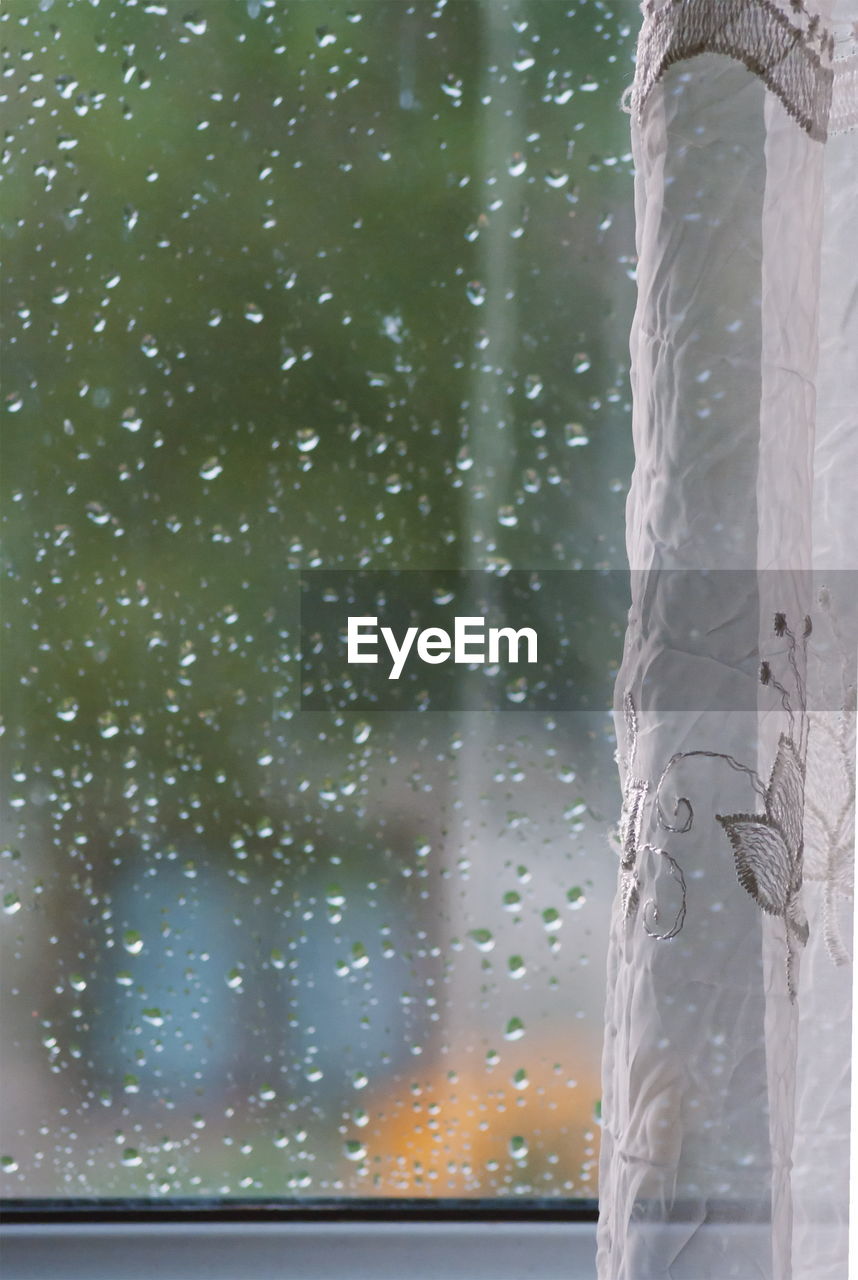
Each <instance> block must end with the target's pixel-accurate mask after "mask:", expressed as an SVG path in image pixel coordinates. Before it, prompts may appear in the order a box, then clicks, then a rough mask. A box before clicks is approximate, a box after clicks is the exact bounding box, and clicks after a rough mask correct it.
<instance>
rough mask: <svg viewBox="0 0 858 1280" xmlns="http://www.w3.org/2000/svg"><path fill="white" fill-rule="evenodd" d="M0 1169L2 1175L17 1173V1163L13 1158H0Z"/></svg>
mask: <svg viewBox="0 0 858 1280" xmlns="http://www.w3.org/2000/svg"><path fill="white" fill-rule="evenodd" d="M0 1169H2V1170H3V1172H4V1173H17V1172H18V1161H17V1160H16V1159H15V1157H14V1156H0Z"/></svg>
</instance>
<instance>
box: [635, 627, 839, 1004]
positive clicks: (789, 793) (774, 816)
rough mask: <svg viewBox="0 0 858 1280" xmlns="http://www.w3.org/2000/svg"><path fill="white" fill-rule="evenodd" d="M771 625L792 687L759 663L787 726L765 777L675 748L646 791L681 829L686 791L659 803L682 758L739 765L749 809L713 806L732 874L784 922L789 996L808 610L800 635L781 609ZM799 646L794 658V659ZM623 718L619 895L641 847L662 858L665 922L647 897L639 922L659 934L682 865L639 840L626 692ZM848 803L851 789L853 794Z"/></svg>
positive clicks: (687, 805) (799, 938)
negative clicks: (667, 882)
mask: <svg viewBox="0 0 858 1280" xmlns="http://www.w3.org/2000/svg"><path fill="white" fill-rule="evenodd" d="M774 632H775V635H776V636H777V637H779V638H783V639H785V640H786V642H787V649H786V662H787V666H788V669H789V676H788V677H785V678H787V679H788V680H789V683H790V684H791V685H792V688H793V691H792V693H791V692H790V691H789V690H788V689H787V687H786V685H785V684H784V683H783V682H782V681H781V680H779V679H778V678H777V677H776V676H775V673H774V671H773V669H772V665H771V663H770V662H763V663H762V664H761V666H760V681H761V683H762V684H764V685H767V686H769V687H770V688H772V689H773V690H774V691H775V692H776V693H778V694H780V702H781V705H782V707H783V709H784V711H785V712H786V715H787V725H788V731H787V732H786V733H782V734H781V735H780V739H779V741H778V747H777V752H776V755H775V760H774V763H773V765H772V769H771V773H770V775H769V779H768V782H764V781H763V780H762V778H761V777H760V775H759V774H758V772H757V771H756V770H755V769H753V768H751V767H750V766H749V765H746V764H743V763H742V762H741V761H739V760H736V759H735V758H734V757H733V756H730V755H727V754H726V753H724V752H719V751H678V752H676V753H675V754H674V755H673V756H671V758H670V759H669V760H668V762H667V764H666V765H665V767H664V769H663V771H662V774H661V777H660V778H659V780H658V783H657V785H656V787H655V791H654V793H653V801H654V806H655V813H656V816H657V819H658V822H659V824H660V826H661V827H662V828H663V829H664V830H665V831H667V832H668V833H670V834H673V835H682V834H684V833H686V832H688V831H690V830H691V827H692V825H693V822H694V810H693V808H692V805H691V802H690V800H689V799H688V798H687V797H686V796H678V797H677V798H676V799H675V800H674V803H673V809H672V813H671V814H670V815H668V814H667V812H666V810H665V806H664V803H663V799H662V797H663V792H664V788H665V784H666V782H667V780H668V778H669V777H670V775H671V774H672V772H673V770H674V768H675V767H676V765H677V764H678V763H679V762H680V761H681V760H682V761H684V760H691V759H695V758H706V759H710V760H721V761H723V762H724V763H725V764H727V765H728V766H729V767H730V768H731V769H734V770H736V771H737V772H739V773H743V774H745V775H746V777H747V778H748V780H749V783H750V785H751V788H752V790H753V792H754V793H755V795H756V796H757V805H756V808H755V810H753V811H749V812H741V813H731V814H716V821H717V822H718V823H719V824H720V826H721V827H722V828H723V830H724V833H725V835H726V837H727V839H728V841H729V843H730V847H731V849H732V852H733V861H734V864H735V868H736V874H737V876H738V880H739V883H740V885H741V886H742V888H743V889H744V890H745V892H746V893H748V894H749V895H750V896H751V897H752V898H753V899H754V901H755V902H756V903H757V906H758V907H760V909H761V910H762V911H764V912H766V913H767V914H769V915H773V916H779V917H781V918H782V919H783V921H784V924H785V928H786V979H787V989H788V991H789V994H790V997H791V998H792V999H794V998H795V994H796V986H795V975H794V956H795V948H796V947H797V946H798V947H803V946H805V945H806V944H807V939H808V925H807V919H806V917H805V914H804V910H803V908H802V905H801V885H802V865H803V855H804V836H803V831H804V807H805V758H806V755H807V745H808V723H809V722H808V715H807V702H806V691H805V681H804V677H803V674H802V672H803V670H804V666H805V662H806V654H807V641H808V639H809V637H810V634H811V621H810V618H805V620H804V628H803V632H802V635H801V638H800V640H799V639H797V638H796V635H795V633H794V632H793V631H792V630H791V629H790V627H789V625H788V623H787V619H786V617H785V615H784V614H782V613H777V614H775V619H774ZM799 647H800V649H801V654H800V656H801V665H800V664H799ZM623 707H624V717H625V724H626V742H627V754H626V757H625V759H624V760H623V761H622V763H623V765H624V774H625V784H624V787H623V807H622V814H621V818H620V831H619V835H620V846H621V864H620V901H621V908H622V912H623V916H624V918H626V919H629V918H630V917H632V916H633V915H634V914H635V912H636V910H637V906H638V902H639V900H640V879H639V873H638V868H637V861H638V856H639V854H640V853H641V852H643V851H649V852H652V853H656V854H658V855H659V856H660V857H663V858H665V859H666V860H667V861H668V863H669V865H670V870H671V875H672V877H673V879H674V880H675V881H676V882H677V883H678V885H679V887H680V893H681V901H680V906H679V909H678V911H677V912H676V916H675V919H674V921H673V924H672V925H671V926H670V927H669V928H668V929H666V930H663V931H660V930H658V929H657V928H656V927H655V926H656V925H657V924H658V920H659V910H658V906H657V904H656V903H655V901H654V900H653V899H649V900H648V901H647V903H646V904H645V908H644V919H643V926H644V929H645V930H646V932H647V933H648V934H649V935H650V936H651V937H652V938H654V939H656V940H657V941H667V940H669V939H671V938H674V937H676V935H677V934H678V933H679V932H680V930H681V929H682V926H683V924H684V923H685V917H686V914H687V905H688V903H687V888H686V883H685V876H684V874H683V872H682V868H681V867H680V865H679V863H678V862H677V861H676V859H675V858H674V857H673V856H672V855H671V854H670V853H668V852H667V850H665V849H661V848H658V847H656V846H654V845H652V844H643V843H641V832H642V829H643V819H644V809H645V805H646V801H647V797H648V794H649V784H648V782H647V781H646V780H645V779H642V778H639V777H637V776H636V774H635V759H636V755H637V738H638V724H637V713H636V710H635V705H634V701H633V699H632V697H631V694H629V693H626V695H625V697H624V699H623ZM853 803H854V797H853Z"/></svg>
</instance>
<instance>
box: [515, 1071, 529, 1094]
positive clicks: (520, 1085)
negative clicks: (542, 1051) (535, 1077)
mask: <svg viewBox="0 0 858 1280" xmlns="http://www.w3.org/2000/svg"><path fill="white" fill-rule="evenodd" d="M529 1084H530V1081H529V1080H528V1078H527V1072H526V1071H525V1069H524V1067H519V1068H518V1070H517V1071H514V1072H513V1075H512V1087H513V1089H519V1090H521V1089H526V1088H527V1086H528V1085H529Z"/></svg>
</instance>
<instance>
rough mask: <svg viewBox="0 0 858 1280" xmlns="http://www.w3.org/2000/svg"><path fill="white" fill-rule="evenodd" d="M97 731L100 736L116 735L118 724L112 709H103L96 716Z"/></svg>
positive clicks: (111, 736)
mask: <svg viewBox="0 0 858 1280" xmlns="http://www.w3.org/2000/svg"><path fill="white" fill-rule="evenodd" d="M98 732H99V734H100V735H101V737H102V738H115V737H116V735H117V733H118V732H119V725H118V724H117V722H116V716H115V715H114V714H113V712H112V711H105V712H104V713H103V714H102V715H100V716H99V717H98Z"/></svg>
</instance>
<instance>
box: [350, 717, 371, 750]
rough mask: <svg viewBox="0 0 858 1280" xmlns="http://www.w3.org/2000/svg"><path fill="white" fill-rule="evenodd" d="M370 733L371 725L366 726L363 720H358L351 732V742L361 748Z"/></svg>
mask: <svg viewBox="0 0 858 1280" xmlns="http://www.w3.org/2000/svg"><path fill="white" fill-rule="evenodd" d="M371 733H372V725H369V724H367V723H366V721H364V720H359V721H358V723H357V724H356V725H355V727H354V729H353V731H352V741H353V742H355V743H357V745H358V746H359V747H361V746H363V744H364V743H365V742H366V741H367V739H368V738H369V735H370V734H371Z"/></svg>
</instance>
